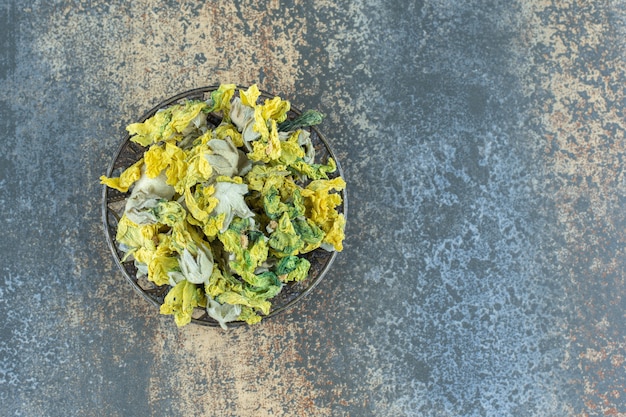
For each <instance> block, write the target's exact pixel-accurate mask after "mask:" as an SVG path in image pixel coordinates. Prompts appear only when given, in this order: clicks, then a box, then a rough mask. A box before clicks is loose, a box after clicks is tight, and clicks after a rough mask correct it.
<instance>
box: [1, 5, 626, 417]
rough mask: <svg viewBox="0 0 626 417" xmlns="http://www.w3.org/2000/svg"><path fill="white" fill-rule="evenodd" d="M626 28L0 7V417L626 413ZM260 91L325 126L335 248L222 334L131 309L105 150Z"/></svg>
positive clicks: (573, 20)
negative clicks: (342, 186)
mask: <svg viewBox="0 0 626 417" xmlns="http://www.w3.org/2000/svg"><path fill="white" fill-rule="evenodd" d="M625 35H626V4H625V3H624V2H620V1H612V2H609V1H595V2H594V1H570V0H567V1H548V0H527V1H522V0H513V1H510V0H500V1H491V2H481V1H453V0H423V1H416V0H413V1H399V0H390V1H382V0H367V1H366V0H359V1H350V2H347V1H346V2H332V1H327V0H322V1H315V2H305V1H301V0H295V1H294V0H286V1H250V0H248V1H234V2H217V1H213V2H202V1H172V0H170V1H158V2H157V1H150V0H137V1H132V2H126V1H119V0H112V1H98V0H71V1H70V0H52V1H43V0H40V1H17V0H0V82H1V84H0V85H1V88H0V132H1V136H0V138H1V139H0V140H1V143H2V152H1V153H0V229H2V239H0V251H1V252H2V255H3V256H2V262H1V269H0V270H1V274H0V315H1V316H2V318H3V320H2V321H1V323H0V404H1V407H0V415H2V416H29V417H30V416H64V417H65V416H183V415H194V416H195V415H213V416H266V415H267V416H270V415H274V416H283V415H284V416H390V417H391V416H601V415H626V325H625V324H624V307H626V301H625V300H624V295H625V294H626V283H625V281H624V280H625V276H626V258H625V256H624V255H625V244H626V233H625V231H624V229H623V228H624V226H625V225H626V210H625V209H624V207H623V206H622V204H623V203H624V202H625V197H626V194H625V192H626V176H625V175H626V173H625V171H624V166H625V163H626V161H625V151H626V139H625V138H624V133H625V129H626V120H625V118H624V110H623V108H624V104H625V101H626V94H625V91H626V90H625V85H626V84H625V81H626V38H625ZM222 82H224V83H226V82H232V83H237V84H240V85H247V84H252V83H258V85H259V86H260V87H261V88H263V89H265V90H268V91H272V92H274V93H276V94H280V95H281V96H283V97H285V98H288V99H290V100H291V101H292V102H293V103H294V105H296V106H298V107H302V108H317V109H319V110H321V111H322V112H323V113H325V114H326V115H327V118H326V120H325V122H324V123H323V124H322V125H321V129H322V130H323V131H324V132H325V133H326V135H327V136H328V138H329V140H330V141H331V143H332V146H333V147H334V148H335V150H336V152H337V154H338V157H339V159H340V162H341V163H342V166H343V168H344V171H345V174H346V179H347V181H348V195H349V197H348V198H349V203H350V204H349V206H350V211H349V217H348V227H347V240H346V242H345V250H344V252H343V253H342V254H341V255H340V256H339V257H338V259H337V261H336V262H335V264H334V265H333V268H332V272H331V274H330V275H329V276H328V277H327V278H326V279H325V280H324V281H323V282H322V283H321V284H320V285H319V286H318V287H317V288H316V289H315V291H314V292H313V293H312V294H311V295H310V296H309V297H307V298H306V299H305V300H304V301H303V302H302V303H301V304H299V305H298V306H297V307H296V308H294V309H293V310H291V311H290V312H289V313H288V314H286V315H283V316H280V317H277V318H274V319H270V320H267V321H265V322H262V323H261V324H259V325H257V326H254V327H250V328H238V329H232V330H230V331H228V332H222V331H220V330H217V329H211V328H204V327H199V326H187V327H185V328H182V329H177V328H176V327H175V325H174V324H173V321H172V320H171V318H170V317H162V316H159V315H158V313H157V311H156V310H155V309H154V308H153V307H151V306H150V305H149V304H148V303H147V302H146V301H145V300H143V299H142V298H141V297H140V296H138V295H137V294H136V293H134V292H133V290H132V288H131V287H130V285H128V284H126V282H125V281H124V280H123V277H122V275H121V273H120V272H119V271H118V270H117V269H116V267H115V264H114V262H113V259H112V256H111V254H110V253H109V249H108V247H107V246H106V243H105V240H104V237H103V231H102V226H101V219H100V216H101V191H102V189H101V186H100V185H99V183H98V177H99V176H100V175H102V174H103V173H104V172H105V171H106V169H107V167H108V165H109V164H110V163H111V158H112V155H113V152H114V151H115V150H116V149H117V146H118V144H119V142H120V141H121V139H122V133H123V129H124V126H125V125H126V124H127V123H130V122H132V121H134V120H135V119H136V118H138V117H139V116H140V115H141V114H143V112H144V111H146V110H148V109H149V108H151V107H152V106H153V105H154V104H156V103H158V102H159V101H161V100H163V99H165V98H167V97H169V96H171V95H174V94H175V93H178V92H180V91H184V90H187V89H190V88H193V87H199V86H204V85H212V84H219V83H222Z"/></svg>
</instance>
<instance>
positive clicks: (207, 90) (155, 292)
mask: <svg viewBox="0 0 626 417" xmlns="http://www.w3.org/2000/svg"><path fill="white" fill-rule="evenodd" d="M218 87H219V86H209V87H201V88H196V89H193V90H189V91H186V92H183V93H180V94H178V95H175V96H173V97H171V98H168V99H167V100H165V101H163V102H161V103H160V104H158V105H157V106H155V107H154V108H152V109H151V110H150V111H148V112H147V113H146V114H144V115H143V117H141V119H139V120H138V122H144V121H145V120H146V119H148V118H150V117H152V116H153V115H154V114H155V113H156V112H157V111H158V110H160V109H163V108H166V107H169V106H171V105H172V104H175V103H178V102H180V101H184V100H207V99H208V98H209V97H210V94H211V92H213V91H215V90H217V88H218ZM238 89H245V87H238ZM273 97H274V96H273V95H271V94H269V93H267V92H261V98H269V99H271V98H273ZM301 113H302V112H301V111H299V110H298V109H295V108H293V107H291V110H290V111H289V113H288V115H287V117H288V119H294V118H296V117H297V116H299V115H300V114H301ZM221 120H222V119H221V116H219V115H218V114H215V113H210V114H209V115H208V117H207V124H209V126H211V125H212V127H217V126H218V125H219V124H220V122H221ZM308 130H309V131H310V133H311V141H312V143H313V145H314V147H315V150H316V157H315V159H316V161H315V162H316V163H325V162H326V161H327V159H328V158H329V157H332V158H333V159H334V160H335V162H336V163H337V170H336V171H335V172H334V173H333V174H330V175H329V178H334V177H337V176H342V177H343V172H342V170H341V167H340V165H339V161H338V160H337V158H336V156H335V154H334V153H333V151H332V149H331V147H330V145H329V144H328V141H327V140H326V138H325V137H324V135H322V133H321V132H320V131H319V130H318V129H317V128H316V127H310V128H308ZM145 151H146V148H144V147H142V146H140V145H138V144H136V143H134V142H131V141H130V135H128V134H127V135H126V136H125V137H124V139H123V141H122V143H121V145H120V147H119V149H118V150H117V152H116V153H115V155H114V157H113V162H112V163H111V165H110V167H109V169H108V171H107V174H106V175H107V176H108V177H112V176H118V175H120V173H121V172H123V171H124V170H125V169H126V168H128V167H129V166H131V165H132V164H134V163H135V162H137V161H138V160H139V159H140V158H141V157H142V156H143V153H144V152H145ZM340 194H341V197H342V199H343V204H342V205H341V206H339V207H337V211H339V212H340V213H343V215H344V216H345V215H346V209H347V201H346V194H345V190H342V191H341V192H340ZM129 196H130V192H128V193H122V192H119V191H117V190H114V189H112V188H109V187H106V186H103V189H102V222H103V225H104V235H105V238H106V240H107V243H108V245H109V248H110V249H111V253H112V254H113V258H114V259H115V263H116V264H117V265H118V266H119V268H120V270H121V271H122V274H123V275H124V278H126V280H127V281H128V282H129V283H130V284H131V285H132V287H133V288H134V289H135V290H136V291H137V292H138V293H139V294H141V295H142V296H143V297H144V298H145V299H146V300H148V301H149V302H150V303H152V304H153V305H154V306H155V307H159V306H161V304H163V300H164V298H165V296H166V295H167V292H168V291H169V289H170V287H169V286H168V285H162V286H157V285H155V284H154V283H152V282H150V281H148V280H147V279H145V278H139V279H138V278H137V269H136V268H135V265H134V264H133V261H132V260H130V261H126V262H122V258H123V256H124V253H123V252H122V251H121V250H120V248H119V246H118V244H117V242H116V241H115V235H116V232H117V224H118V221H119V219H120V217H121V216H122V214H123V212H124V207H125V205H126V199H127V198H128V197H129ZM301 256H303V257H305V258H306V259H307V260H309V262H311V268H310V270H309V275H308V277H307V278H306V279H304V280H302V281H300V282H291V283H288V284H286V285H285V286H284V287H283V289H282V291H281V292H280V293H279V294H278V295H276V296H275V297H274V298H272V299H271V300H270V301H271V302H272V308H271V310H270V313H269V314H268V315H267V316H264V319H267V318H270V317H274V316H276V315H278V314H279V313H282V312H285V311H286V310H288V309H289V308H291V307H293V306H294V304H296V303H297V302H298V301H300V300H301V299H302V298H303V297H304V296H306V295H307V294H309V293H310V292H311V291H312V290H313V288H315V286H316V285H317V284H319V282H320V281H321V280H322V279H323V278H324V276H326V274H327V273H328V271H329V268H330V266H331V264H332V263H333V261H334V260H335V257H336V256H337V252H327V251H325V250H323V249H316V250H314V251H312V252H309V253H307V254H304V255H301ZM191 322H192V323H195V324H200V325H205V326H219V324H218V323H217V321H215V320H213V319H212V318H211V317H209V315H208V314H207V313H206V311H205V310H204V309H201V308H196V310H195V311H194V314H193V316H192V320H191ZM242 324H246V323H245V322H243V321H234V322H231V323H229V325H230V326H238V325H242Z"/></svg>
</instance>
